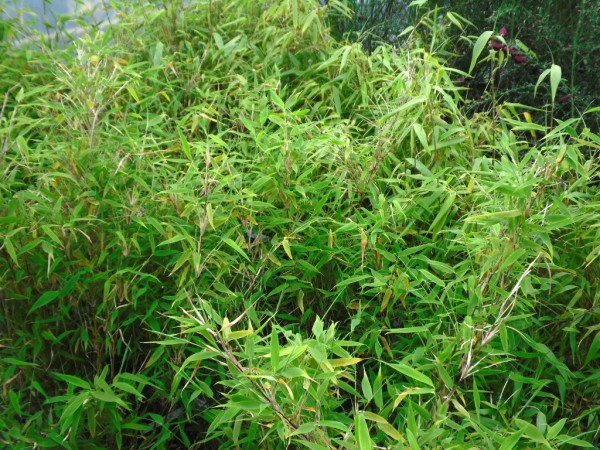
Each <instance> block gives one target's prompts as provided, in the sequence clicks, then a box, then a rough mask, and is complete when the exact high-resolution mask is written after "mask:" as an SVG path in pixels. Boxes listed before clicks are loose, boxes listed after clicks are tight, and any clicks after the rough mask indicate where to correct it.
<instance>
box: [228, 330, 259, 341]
mask: <svg viewBox="0 0 600 450" xmlns="http://www.w3.org/2000/svg"><path fill="white" fill-rule="evenodd" d="M251 334H254V330H240V331H232V332H231V333H229V335H228V336H227V340H229V341H235V340H236V339H241V338H244V337H246V336H250V335H251Z"/></svg>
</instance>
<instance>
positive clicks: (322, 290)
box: [0, 0, 600, 449]
mask: <svg viewBox="0 0 600 450" xmlns="http://www.w3.org/2000/svg"><path fill="white" fill-rule="evenodd" d="M328 3H329V4H328V5H327V6H326V7H322V6H319V4H318V3H317V2H312V1H308V0H284V1H281V2H271V1H267V0H264V1H263V0H252V1H250V0H242V1H237V2H229V1H225V0H222V1H221V0H206V1H197V2H190V4H189V5H188V6H185V7H184V6H183V5H182V4H176V5H173V7H172V8H165V9H156V8H155V7H154V6H152V5H150V4H142V3H135V4H134V3H127V4H126V5H123V8H122V12H121V15H120V21H119V22H118V23H116V24H113V25H112V26H110V27H109V28H108V29H107V30H106V31H105V32H94V31H93V30H89V33H88V34H87V35H86V36H85V37H84V38H82V39H79V40H77V41H75V42H74V43H73V45H72V46H68V47H66V48H64V49H51V48H50V47H49V46H48V45H46V44H45V43H43V42H37V43H35V42H33V43H30V44H29V46H26V47H22V48H16V47H13V46H8V47H7V48H6V57H5V58H4V60H3V63H2V66H1V70H2V74H3V77H1V78H0V79H1V80H2V81H1V82H0V83H2V88H3V89H2V92H3V94H2V105H3V107H2V111H1V113H0V143H1V147H0V170H1V171H2V178H1V181H0V277H1V281H2V282H1V283H0V297H1V298H2V301H1V310H0V329H2V334H1V335H0V346H1V347H0V353H1V355H2V359H1V361H0V380H2V385H3V389H2V391H1V392H0V403H1V405H2V410H3V412H2V414H1V415H0V442H1V444H2V445H3V446H6V447H10V448H29V447H34V446H39V447H46V448H56V447H65V448H79V447H84V448H167V447H168V448H171V447H182V448H211V446H212V447H215V448H216V447H219V448H253V447H254V448H257V447H259V448H285V447H286V446H290V447H294V448H296V447H298V448H303V447H307V448H311V449H321V448H325V449H326V448H333V447H335V448H348V449H363V448H369V449H370V448H373V447H374V446H378V447H385V448H444V449H446V448H475V447H477V448H502V449H511V448H533V447H535V448H558V447H564V448H575V447H577V446H578V447H584V448H585V447H589V448H592V447H593V446H594V445H597V443H598V439H599V436H598V434H597V433H598V432H597V430H598V428H599V425H600V411H599V410H598V382H599V373H600V372H599V371H600V366H599V363H598V361H600V359H599V358H598V354H599V352H600V340H599V336H600V334H599V329H598V323H599V322H598V319H599V318H600V305H599V301H600V297H599V294H598V292H599V290H598V283H599V281H598V280H599V279H600V277H599V276H598V275H599V270H600V269H599V268H600V265H599V261H600V258H599V257H600V246H599V245H598V242H600V235H599V233H600V229H599V228H598V222H599V220H598V219H599V214H600V212H599V208H600V198H599V195H598V189H597V186H595V185H594V183H597V176H598V160H597V156H596V155H597V153H595V149H598V148H600V136H598V135H597V134H595V133H593V132H592V131H590V130H589V129H586V128H584V127H583V126H582V121H581V119H576V118H572V119H568V120H564V121H559V120H557V121H555V122H553V123H552V126H546V125H540V124H537V123H535V122H534V121H533V120H531V115H530V113H529V111H530V110H526V109H524V107H523V106H522V105H519V104H498V103H495V104H494V105H493V108H491V109H490V111H489V113H487V112H485V111H484V112H481V113H477V114H475V115H472V116H470V115H469V116H467V115H465V114H464V113H463V112H462V111H463V109H462V106H463V101H464V100H463V97H462V94H463V89H462V88H460V87H457V86H456V85H455V84H454V83H453V81H452V79H453V78H456V73H457V71H456V70H455V69H451V68H449V67H448V65H447V61H446V57H447V55H448V48H449V46H450V45H451V44H450V43H449V42H450V41H449V39H448V34H447V31H449V30H450V26H456V25H458V27H457V28H460V27H461V26H464V22H463V20H462V19H460V17H459V16H457V15H452V14H450V15H446V16H444V23H445V24H446V25H444V26H442V27H439V26H438V20H437V12H433V13H428V14H426V15H424V16H423V17H422V19H420V20H419V21H418V22H417V24H416V25H415V26H414V27H412V28H410V29H409V30H408V31H407V33H406V35H405V36H407V40H406V42H405V44H404V47H403V48H402V49H401V50H397V49H394V48H392V47H389V46H386V45H382V46H378V47H377V48H376V49H374V50H373V51H372V52H371V53H370V54H367V53H365V52H364V51H363V48H362V46H361V44H356V43H355V44H352V43H346V42H344V43H338V42H337V41H336V40H335V39H333V38H332V36H331V34H330V31H329V29H328V27H327V25H326V24H327V21H328V20H332V19H331V17H338V18H339V17H344V15H345V14H347V12H348V11H347V8H346V7H345V5H344V4H342V2H337V1H329V2H328ZM450 24H452V25H450ZM487 41H488V38H486V39H485V44H486V45H487ZM473 56H474V57H473V65H474V66H475V67H474V68H478V67H480V66H481V65H483V64H487V63H488V62H490V63H491V64H499V62H498V61H497V60H496V59H494V58H495V56H494V55H492V54H488V53H487V52H486V51H485V50H484V46H483V45H481V46H478V47H477V49H476V51H475V53H474V54H473ZM494 67H496V66H494ZM548 74H549V75H550V85H551V89H555V86H556V83H557V81H556V79H557V78H556V77H557V75H556V70H554V71H553V70H550V72H549V73H548ZM464 75H466V74H464ZM559 78H560V74H559ZM541 82H542V80H540V86H541V85H542V84H541ZM532 89H533V88H532ZM536 133H538V134H539V136H540V139H539V140H537V141H536V142H535V143H533V144H532V143H531V142H530V141H529V137H530V136H532V135H534V134H536ZM574 249H576V251H574Z"/></svg>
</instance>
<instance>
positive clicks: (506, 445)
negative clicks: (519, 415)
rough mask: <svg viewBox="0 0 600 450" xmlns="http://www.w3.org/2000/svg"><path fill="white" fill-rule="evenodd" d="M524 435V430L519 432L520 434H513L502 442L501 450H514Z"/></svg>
mask: <svg viewBox="0 0 600 450" xmlns="http://www.w3.org/2000/svg"><path fill="white" fill-rule="evenodd" d="M522 434H523V430H519V431H518V432H516V433H513V434H511V435H510V436H509V437H508V438H506V439H504V440H503V441H502V445H501V446H500V449H499V450H512V449H513V448H514V447H515V445H517V443H518V442H519V440H520V439H521V435H522Z"/></svg>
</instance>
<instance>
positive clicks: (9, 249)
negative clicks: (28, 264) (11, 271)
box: [4, 237, 21, 267]
mask: <svg viewBox="0 0 600 450" xmlns="http://www.w3.org/2000/svg"><path fill="white" fill-rule="evenodd" d="M4 248H5V249H6V252H7V253H8V255H9V256H10V259H12V260H13V263H15V266H17V267H21V266H20V265H19V259H18V258H17V252H16V251H15V246H14V245H13V243H12V241H11V240H10V238H7V237H6V238H4Z"/></svg>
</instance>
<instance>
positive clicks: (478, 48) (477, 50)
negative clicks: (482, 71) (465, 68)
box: [469, 31, 494, 73]
mask: <svg viewBox="0 0 600 450" xmlns="http://www.w3.org/2000/svg"><path fill="white" fill-rule="evenodd" d="M492 34H494V32H493V31H484V32H483V33H482V34H481V36H479V37H478V38H477V41H475V45H474V46H473V56H472V57H471V64H470V66H469V73H471V72H473V69H474V68H475V64H477V59H479V55H481V52H482V51H483V49H484V48H485V47H486V46H487V44H488V42H489V41H490V38H491V37H492Z"/></svg>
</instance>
